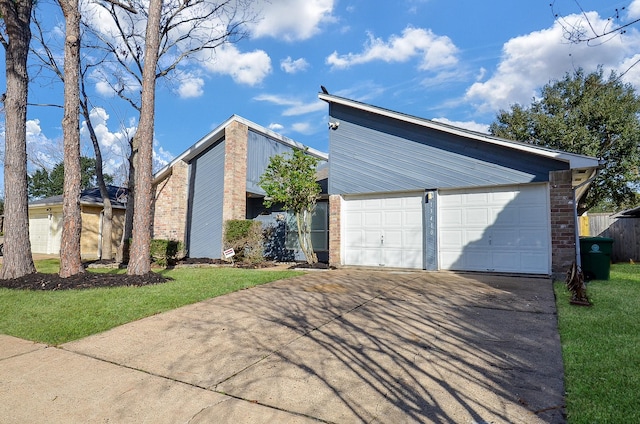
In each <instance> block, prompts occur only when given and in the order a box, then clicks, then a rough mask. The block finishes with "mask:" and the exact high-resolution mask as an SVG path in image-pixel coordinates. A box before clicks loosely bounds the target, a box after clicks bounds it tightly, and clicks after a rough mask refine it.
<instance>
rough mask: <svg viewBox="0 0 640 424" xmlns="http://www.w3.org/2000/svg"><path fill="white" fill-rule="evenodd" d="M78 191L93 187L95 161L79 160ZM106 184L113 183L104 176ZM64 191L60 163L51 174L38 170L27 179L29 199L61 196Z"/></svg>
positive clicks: (94, 183)
mask: <svg viewBox="0 0 640 424" xmlns="http://www.w3.org/2000/svg"><path fill="white" fill-rule="evenodd" d="M80 172H81V177H80V190H86V189H88V188H92V187H95V186H96V184H97V181H96V160H95V158H88V157H85V156H82V157H81V158H80ZM104 179H105V182H106V183H107V184H111V183H113V177H112V176H111V175H109V174H105V175H104ZM63 191H64V163H63V162H60V163H58V164H57V165H55V166H54V167H53V169H52V170H51V172H49V171H47V170H46V169H38V170H37V171H36V172H34V173H33V175H31V176H30V177H29V197H30V198H32V199H42V198H45V197H50V196H57V195H61V194H62V193H63Z"/></svg>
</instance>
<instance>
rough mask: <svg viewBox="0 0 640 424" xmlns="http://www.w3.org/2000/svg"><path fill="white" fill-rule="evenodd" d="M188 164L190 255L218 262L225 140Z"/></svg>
mask: <svg viewBox="0 0 640 424" xmlns="http://www.w3.org/2000/svg"><path fill="white" fill-rule="evenodd" d="M189 165H190V173H191V175H190V178H191V182H190V184H189V187H190V193H189V213H188V216H189V218H188V229H189V234H188V242H187V244H188V249H189V251H188V252H189V256H190V257H192V258H214V259H218V258H220V257H221V254H222V197H223V194H224V140H222V141H219V142H218V143H216V144H214V145H213V146H212V147H211V148H209V149H208V150H206V151H205V152H204V153H202V154H201V155H199V156H198V157H196V158H195V159H193V160H192V161H191V163H190V164H189Z"/></svg>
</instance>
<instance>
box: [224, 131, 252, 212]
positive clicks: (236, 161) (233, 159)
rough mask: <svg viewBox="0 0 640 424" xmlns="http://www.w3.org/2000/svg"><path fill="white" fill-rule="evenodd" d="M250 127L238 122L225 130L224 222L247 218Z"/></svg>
mask: <svg viewBox="0 0 640 424" xmlns="http://www.w3.org/2000/svg"><path fill="white" fill-rule="evenodd" d="M248 134H249V127H247V126H246V125H245V124H242V123H240V122H237V121H233V122H231V124H229V125H228V126H227V128H225V152H224V198H223V210H222V221H223V222H225V221H227V220H229V219H246V217H247V145H248V142H247V138H248Z"/></svg>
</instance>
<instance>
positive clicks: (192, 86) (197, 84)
mask: <svg viewBox="0 0 640 424" xmlns="http://www.w3.org/2000/svg"><path fill="white" fill-rule="evenodd" d="M203 87H204V80H203V79H202V78H200V77H196V76H190V77H189V78H187V79H182V80H181V81H180V86H179V87H178V95H179V96H180V98H182V99H188V98H192V97H200V96H202V95H203V94H204V90H203V89H202V88H203Z"/></svg>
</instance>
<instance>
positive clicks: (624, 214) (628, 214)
mask: <svg viewBox="0 0 640 424" xmlns="http://www.w3.org/2000/svg"><path fill="white" fill-rule="evenodd" d="M613 217H614V218H640V206H638V207H637V208H633V209H627V210H624V211H621V212H618V213H617V214H615V215H613Z"/></svg>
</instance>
